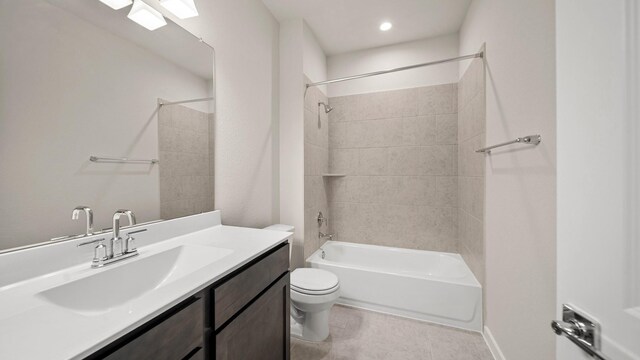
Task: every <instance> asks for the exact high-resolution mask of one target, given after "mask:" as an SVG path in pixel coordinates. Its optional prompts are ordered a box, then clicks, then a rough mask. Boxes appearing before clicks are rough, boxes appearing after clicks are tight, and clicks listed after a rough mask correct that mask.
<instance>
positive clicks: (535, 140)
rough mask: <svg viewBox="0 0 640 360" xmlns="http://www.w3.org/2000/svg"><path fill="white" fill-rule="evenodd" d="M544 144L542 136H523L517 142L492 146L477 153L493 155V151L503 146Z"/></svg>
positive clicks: (512, 141)
mask: <svg viewBox="0 0 640 360" xmlns="http://www.w3.org/2000/svg"><path fill="white" fill-rule="evenodd" d="M541 142H542V136H540V135H529V136H523V137H519V138H517V139H515V140H511V141H507V142H503V143H500V144H496V145H492V146H488V147H485V148H482V149H478V150H476V152H477V153H485V154H490V153H491V149H495V148H498V147H501V146H507V145H511V144H530V145H538V144H540V143H541Z"/></svg>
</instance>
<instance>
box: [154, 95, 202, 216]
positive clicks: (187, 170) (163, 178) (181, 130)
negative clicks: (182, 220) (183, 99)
mask: <svg viewBox="0 0 640 360" xmlns="http://www.w3.org/2000/svg"><path fill="white" fill-rule="evenodd" d="M213 121H214V115H213V114H207V113H204V112H200V111H197V110H193V109H190V108H188V107H186V106H182V105H170V106H163V107H161V108H160V110H159V112H158V147H159V153H160V156H159V160H160V165H159V166H160V217H161V218H162V219H174V218H177V217H182V216H187V215H193V214H198V213H201V212H205V211H211V210H214V201H213V196H214V195H213V194H214V192H213V189H214V188H213V185H214V184H213V179H214V176H213V175H214V173H213V171H214V169H213V141H212V140H211V139H212V138H213V131H212V130H213Z"/></svg>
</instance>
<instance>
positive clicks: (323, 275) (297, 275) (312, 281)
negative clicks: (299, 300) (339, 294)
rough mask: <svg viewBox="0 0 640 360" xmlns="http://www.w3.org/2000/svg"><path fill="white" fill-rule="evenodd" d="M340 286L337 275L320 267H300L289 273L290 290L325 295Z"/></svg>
mask: <svg viewBox="0 0 640 360" xmlns="http://www.w3.org/2000/svg"><path fill="white" fill-rule="evenodd" d="M339 288H340V284H339V282H338V277H337V276H336V275H334V274H333V273H331V272H329V271H326V270H322V269H311V268H300V269H296V270H294V271H293V272H292V273H291V290H292V291H296V292H298V293H301V294H306V295H326V294H330V293H332V292H335V291H337V290H338V289H339Z"/></svg>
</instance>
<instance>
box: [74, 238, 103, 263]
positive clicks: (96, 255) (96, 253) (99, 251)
mask: <svg viewBox="0 0 640 360" xmlns="http://www.w3.org/2000/svg"><path fill="white" fill-rule="evenodd" d="M104 241H105V238H101V239H95V240H91V241H85V242H81V243H80V244H78V247H80V246H84V245H89V244H96V243H97V244H98V245H96V247H95V248H94V249H93V261H92V263H93V264H94V265H96V264H97V266H101V264H102V263H103V262H104V261H106V260H107V259H109V254H108V253H107V246H106V245H105V244H104Z"/></svg>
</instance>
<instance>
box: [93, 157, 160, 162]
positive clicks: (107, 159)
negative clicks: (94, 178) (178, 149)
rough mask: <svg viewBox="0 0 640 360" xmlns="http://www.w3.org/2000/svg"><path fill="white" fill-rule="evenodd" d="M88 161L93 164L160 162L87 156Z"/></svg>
mask: <svg viewBox="0 0 640 360" xmlns="http://www.w3.org/2000/svg"><path fill="white" fill-rule="evenodd" d="M89 161H91V162H95V163H119V164H157V163H159V162H160V160H158V159H129V158H107V157H97V156H93V155H92V156H89Z"/></svg>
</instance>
